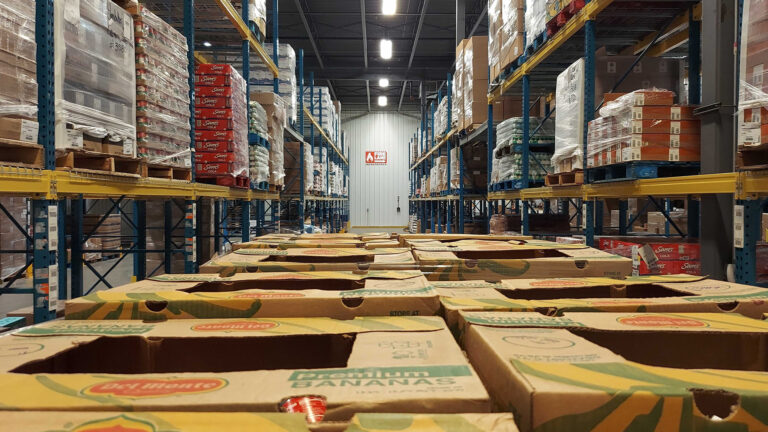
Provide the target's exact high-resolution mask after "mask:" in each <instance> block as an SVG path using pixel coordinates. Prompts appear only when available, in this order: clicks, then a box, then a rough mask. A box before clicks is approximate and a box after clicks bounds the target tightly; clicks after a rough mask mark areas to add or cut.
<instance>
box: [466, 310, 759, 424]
mask: <svg viewBox="0 0 768 432" xmlns="http://www.w3.org/2000/svg"><path fill="white" fill-rule="evenodd" d="M462 326H463V329H464V348H465V350H466V352H467V355H468V356H469V359H470V362H472V364H473V365H474V366H475V368H476V369H477V372H478V374H479V375H480V377H481V379H482V380H483V382H484V383H485V384H486V386H487V388H488V392H489V393H490V394H491V398H492V400H493V402H494V405H495V406H496V407H497V408H499V409H500V410H504V411H512V412H514V413H515V420H516V421H517V424H518V427H519V428H520V430H521V431H523V432H529V431H539V430H541V431H544V430H552V431H556V430H557V431H559V430H573V431H577V430H578V431H598V430H607V431H623V430H630V429H632V426H631V425H639V424H642V425H643V426H642V429H641V430H656V431H661V430H663V431H704V430H718V429H722V428H726V429H727V428H729V427H730V428H734V429H737V430H738V429H740V430H750V431H758V430H766V429H768V420H766V414H768V412H767V411H768V372H766V371H767V370H768V357H767V356H766V352H765V349H763V348H762V346H764V344H765V343H767V342H768V322H765V321H760V320H755V319H750V318H746V317H743V316H741V315H737V314H647V313H627V314H618V313H599V314H597V313H569V314H566V315H565V316H562V317H548V316H544V315H541V314H539V313H536V312H531V313H493V312H467V313H464V314H463V315H462ZM715 417H716V418H715Z"/></svg>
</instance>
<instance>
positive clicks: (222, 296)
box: [66, 271, 440, 321]
mask: <svg viewBox="0 0 768 432" xmlns="http://www.w3.org/2000/svg"><path fill="white" fill-rule="evenodd" d="M439 309H440V302H439V300H438V297H437V292H436V291H435V290H434V289H433V288H432V286H431V285H430V283H429V282H427V279H426V278H425V277H424V276H423V275H422V274H421V273H420V272H418V271H370V272H355V273H352V272H293V273H240V274H236V275H234V276H232V277H219V276H218V275H216V274H199V275H163V276H157V277H153V278H150V279H148V280H143V281H140V282H135V283H131V284H128V285H123V286H120V287H116V288H113V289H111V290H105V291H99V292H94V293H92V294H89V295H87V296H84V297H80V298H76V299H73V300H69V301H67V306H66V314H67V319H74V320H86V319H88V320H120V319H142V320H151V321H158V320H165V319H197V318H279V317H328V318H335V319H352V318H354V317H358V316H417V315H426V316H428V315H435V314H437V312H438V311H439Z"/></svg>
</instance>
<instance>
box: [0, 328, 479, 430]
mask: <svg viewBox="0 0 768 432" xmlns="http://www.w3.org/2000/svg"><path fill="white" fill-rule="evenodd" d="M307 395H317V396H322V397H324V398H325V400H326V401H327V412H326V413H325V417H324V420H325V421H329V422H336V421H348V420H349V419H351V418H352V416H353V414H355V413H358V412H412V413H419V412H422V413H465V412H480V413H482V412H488V410H489V408H490V403H489V399H488V394H487V393H486V391H485V388H484V387H483V385H482V384H481V383H480V380H479V378H478V377H477V375H476V374H475V372H474V370H473V369H472V367H471V366H470V365H469V363H468V362H467V360H466V359H465V358H464V355H463V354H462V352H461V350H460V349H459V347H458V345H457V344H456V341H455V340H454V339H453V337H452V336H451V334H450V333H449V332H448V330H447V328H446V327H445V322H444V321H443V320H442V319H441V318H439V317H364V318H355V319H352V320H334V319H330V318H280V319H248V318H241V319H215V320H214V319H210V320H168V321H164V322H154V323H153V322H144V321H138V320H135V321H69V320H61V321H51V322H47V323H44V324H39V325H36V326H33V327H27V328H25V329H23V330H20V331H17V332H15V333H11V334H8V335H5V336H0V411H133V412H153V411H182V412H184V411H199V412H207V411H211V412H223V411H226V412H270V411H271V412H274V411H276V410H277V407H278V403H279V402H281V401H282V400H284V399H286V398H294V397H300V396H307ZM2 417H3V414H2V413H0V418H2Z"/></svg>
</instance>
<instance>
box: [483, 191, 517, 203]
mask: <svg viewBox="0 0 768 432" xmlns="http://www.w3.org/2000/svg"><path fill="white" fill-rule="evenodd" d="M520 197H521V191H519V190H516V191H503V192H490V193H488V200H490V201H496V200H513V199H520Z"/></svg>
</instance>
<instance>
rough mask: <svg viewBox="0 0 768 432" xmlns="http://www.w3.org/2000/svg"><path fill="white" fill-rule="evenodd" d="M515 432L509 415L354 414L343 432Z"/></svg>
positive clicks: (515, 427) (513, 421)
mask: <svg viewBox="0 0 768 432" xmlns="http://www.w3.org/2000/svg"><path fill="white" fill-rule="evenodd" d="M385 431H398V432H518V429H517V425H516V424H515V419H514V417H513V416H512V414H510V413H498V414H487V413H486V414H378V413H360V414H355V416H354V417H353V418H352V421H351V422H350V425H349V427H348V428H347V429H346V431H345V432H385Z"/></svg>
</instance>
